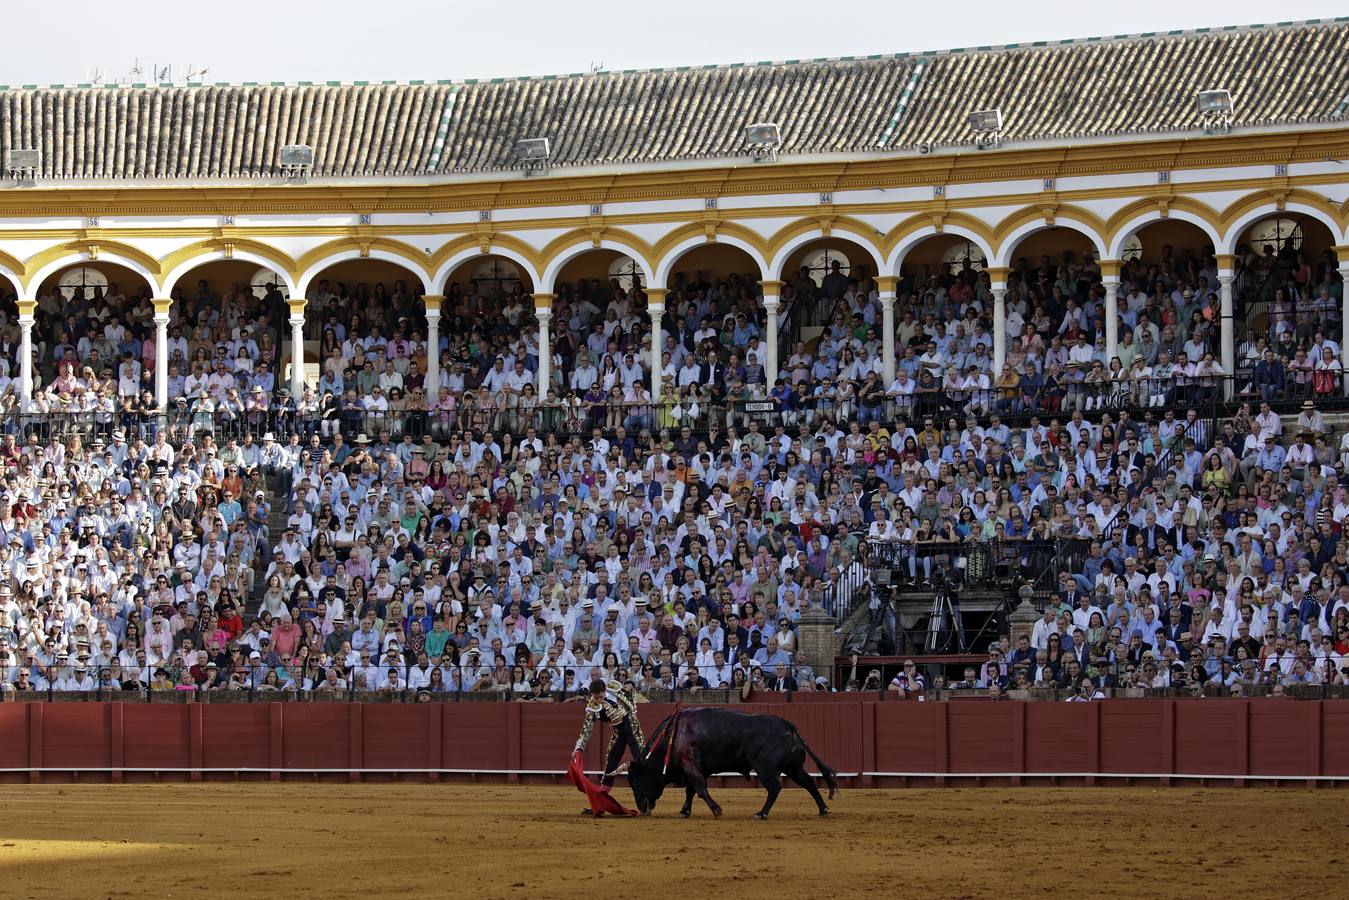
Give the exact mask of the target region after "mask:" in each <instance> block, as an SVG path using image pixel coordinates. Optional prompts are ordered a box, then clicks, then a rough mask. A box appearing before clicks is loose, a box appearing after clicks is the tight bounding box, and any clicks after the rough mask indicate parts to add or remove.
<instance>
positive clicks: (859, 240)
mask: <svg viewBox="0 0 1349 900" xmlns="http://www.w3.org/2000/svg"><path fill="white" fill-rule="evenodd" d="M832 237H837V238H839V239H841V240H846V241H848V242H850V243H853V244H856V245H857V246H859V247H861V248H862V249H863V250H864V251H866V254H867V256H868V257H870V259H871V262H872V263H873V264H874V265H875V266H876V274H877V275H879V274H881V273H882V272H885V271H886V268H885V256H884V255H882V253H881V251H880V249H879V248H877V247H876V245H875V244H873V243H872V242H871V238H870V237H869V236H867V235H864V234H862V233H861V232H860V231H857V230H856V229H853V228H835V229H831V230H830V232H829V234H825V233H824V230H823V229H821V228H816V229H813V230H812V231H807V232H805V233H803V234H798V235H797V236H796V237H794V238H792V239H791V240H790V241H788V242H787V243H786V244H784V245H783V247H782V249H781V250H779V251H778V252H777V255H776V256H774V257H773V261H772V262H771V263H769V267H768V271H769V272H771V273H773V274H772V275H770V276H768V277H770V278H775V279H778V280H779V281H781V280H784V276H785V275H786V274H787V273H786V271H785V269H786V266H787V260H788V259H790V258H791V255H792V254H793V253H795V252H796V251H797V250H799V249H800V248H801V247H803V246H805V245H806V244H809V243H810V242H811V241H819V240H825V239H827V238H832Z"/></svg>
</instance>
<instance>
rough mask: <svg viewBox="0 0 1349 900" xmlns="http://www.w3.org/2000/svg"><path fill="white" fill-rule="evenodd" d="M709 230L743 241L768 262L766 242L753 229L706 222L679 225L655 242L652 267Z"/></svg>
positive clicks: (731, 223)
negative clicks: (686, 242)
mask: <svg viewBox="0 0 1349 900" xmlns="http://www.w3.org/2000/svg"><path fill="white" fill-rule="evenodd" d="M709 228H712V229H713V230H714V231H715V233H716V234H717V235H724V236H726V237H733V238H737V239H739V240H741V241H744V242H745V243H746V244H748V245H749V246H751V247H753V248H754V249H755V251H756V252H758V254H759V255H760V256H761V257H763V259H764V262H765V263H767V262H768V261H769V259H770V256H771V254H770V253H769V246H768V241H767V240H766V239H765V238H764V236H763V235H761V234H759V233H758V232H757V231H754V230H753V229H750V228H746V227H745V226H744V225H741V224H739V223H738V222H723V221H721V220H715V221H712V220H709V221H708V222H690V223H689V224H687V225H681V226H680V227H678V228H676V229H675V230H674V231H671V232H670V233H669V234H667V235H665V236H664V237H662V238H661V239H660V240H659V241H657V242H656V244H655V246H653V247H652V248H651V253H652V258H651V263H652V265H654V266H657V267H659V266H660V265H661V263H663V262H665V257H666V256H668V255H669V253H670V252H671V251H672V250H673V249H674V248H675V247H678V246H679V245H680V244H682V243H684V242H685V241H687V240H689V239H690V238H696V237H698V236H700V235H704V234H706V233H707V230H708V229H709ZM764 277H767V276H764Z"/></svg>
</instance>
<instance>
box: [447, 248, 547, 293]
mask: <svg viewBox="0 0 1349 900" xmlns="http://www.w3.org/2000/svg"><path fill="white" fill-rule="evenodd" d="M486 256H500V257H501V258H502V259H509V260H510V261H511V262H513V263H515V264H516V265H517V266H519V267H520V269H521V271H523V272H524V273H525V274H526V275H528V276H529V280H530V281H532V282H533V283H534V290H536V291H542V290H544V288H542V287H540V286H539V285H540V284H541V282H540V280H539V273H538V270H536V269H535V268H534V264H533V263H531V262H530V261H529V260H527V259H525V257H523V256H521V255H520V254H519V253H517V252H515V251H514V250H511V249H510V248H509V247H497V246H495V245H493V246H489V247H488V248H487V252H486V253H484V252H483V251H482V250H481V249H480V248H478V247H471V248H469V249H467V250H460V251H459V252H458V253H456V254H455V255H454V256H451V257H450V258H449V259H447V260H445V262H444V263H442V264H441V266H440V268H439V269H437V270H436V274H435V277H434V278H433V279H432V281H431V283H430V285H429V286H428V287H427V288H426V290H427V291H428V292H434V293H437V294H443V293H445V288H446V286H447V283H448V282H449V280H450V276H451V275H453V274H454V270H455V269H457V268H459V267H460V266H462V265H463V264H464V263H466V262H469V261H470V260H474V259H479V258H481V257H486Z"/></svg>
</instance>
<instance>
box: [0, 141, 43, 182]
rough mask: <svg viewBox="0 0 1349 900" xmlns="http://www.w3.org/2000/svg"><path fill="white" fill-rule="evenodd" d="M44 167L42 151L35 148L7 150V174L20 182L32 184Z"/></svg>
mask: <svg viewBox="0 0 1349 900" xmlns="http://www.w3.org/2000/svg"><path fill="white" fill-rule="evenodd" d="M41 168H42V151H41V150H33V149H21V150H6V151H5V174H7V175H8V176H9V177H10V178H13V179H14V180H15V181H17V182H18V183H19V184H32V183H33V179H34V178H36V177H37V173H38V170H39V169H41Z"/></svg>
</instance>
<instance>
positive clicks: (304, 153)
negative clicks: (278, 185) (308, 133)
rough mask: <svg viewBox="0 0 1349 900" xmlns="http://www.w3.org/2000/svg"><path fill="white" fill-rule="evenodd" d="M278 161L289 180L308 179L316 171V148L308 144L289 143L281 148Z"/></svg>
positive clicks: (283, 175) (282, 172)
mask: <svg viewBox="0 0 1349 900" xmlns="http://www.w3.org/2000/svg"><path fill="white" fill-rule="evenodd" d="M278 163H279V164H280V166H281V175H282V177H284V178H285V179H286V180H287V181H301V182H303V181H308V180H309V175H310V173H311V172H313V171H314V148H313V147H311V146H309V145H308V144H287V145H286V146H284V147H282V148H281V153H280V155H279V157H278Z"/></svg>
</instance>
